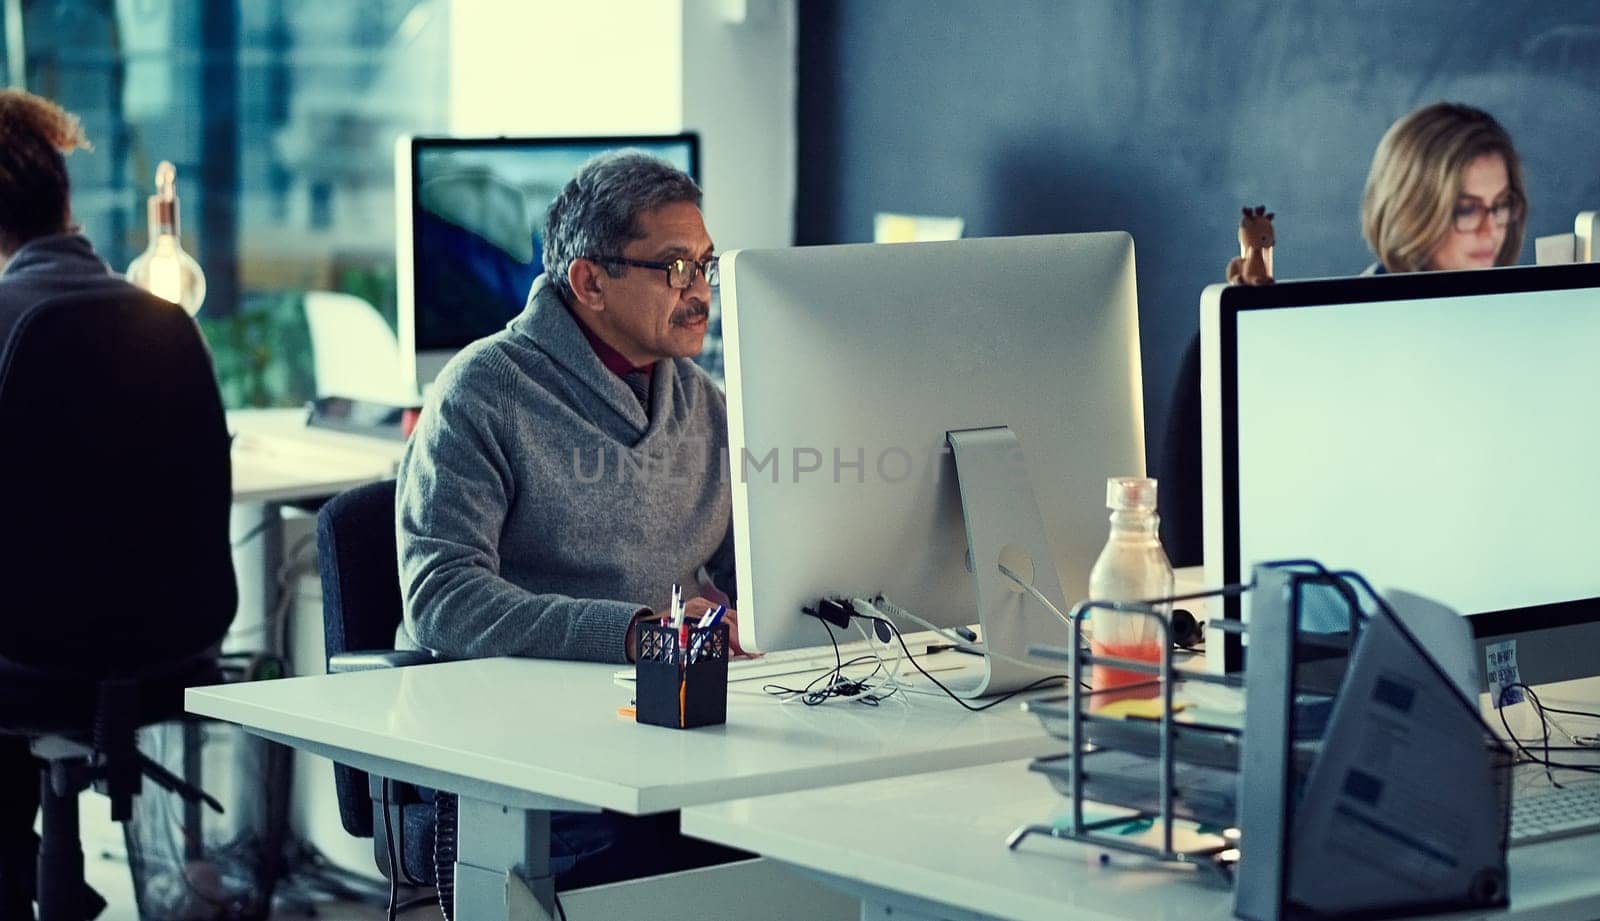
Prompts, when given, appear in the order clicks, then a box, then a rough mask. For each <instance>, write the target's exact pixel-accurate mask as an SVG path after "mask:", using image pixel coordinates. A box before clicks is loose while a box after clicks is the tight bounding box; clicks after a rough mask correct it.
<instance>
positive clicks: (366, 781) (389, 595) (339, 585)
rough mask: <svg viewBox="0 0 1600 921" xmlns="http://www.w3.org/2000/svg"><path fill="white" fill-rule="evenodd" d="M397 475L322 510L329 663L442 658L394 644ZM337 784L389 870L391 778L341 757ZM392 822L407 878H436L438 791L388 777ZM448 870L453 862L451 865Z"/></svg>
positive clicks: (345, 816) (351, 821)
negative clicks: (344, 761)
mask: <svg viewBox="0 0 1600 921" xmlns="http://www.w3.org/2000/svg"><path fill="white" fill-rule="evenodd" d="M394 495H395V481H394V480H384V481H382V482H378V483H369V484H367V485H365V486H358V487H356V488H354V489H351V490H347V491H345V492H343V493H340V494H339V495H337V496H335V497H333V498H332V499H330V500H329V501H328V503H327V504H326V505H324V506H323V507H322V510H321V511H320V512H318V514H317V561H318V564H317V565H318V568H319V569H320V571H321V574H322V624H323V627H322V629H323V639H324V642H325V644H326V652H327V656H328V671H329V672H330V673H335V672H349V671H363V670H366V669H373V668H396V667H401V666H406V665H418V664H421V663H425V662H432V661H435V659H434V657H433V656H432V655H431V654H429V653H427V652H421V651H403V650H396V649H395V648H394V636H395V630H396V628H398V627H399V626H400V619H401V616H402V611H403V608H402V607H401V600H400V576H399V567H398V565H397V563H396V559H395V531H394ZM333 771H334V787H335V790H336V792H337V794H338V799H339V818H340V820H341V821H342V822H343V823H344V829H345V831H347V832H349V833H350V834H352V835H355V836H356V837H358V838H371V839H373V847H372V853H373V859H374V860H376V861H377V864H378V866H379V868H380V869H382V870H383V872H384V874H385V875H388V874H389V848H388V844H387V837H388V836H387V835H386V834H378V833H377V832H378V831H379V830H380V829H381V828H382V827H383V826H382V822H383V818H382V817H383V812H382V809H383V801H384V795H383V786H384V783H385V781H384V779H383V778H378V777H370V776H369V775H367V773H366V772H364V771H358V770H356V769H355V768H352V767H349V766H347V765H343V764H335V765H334V766H333ZM388 787H389V790H388V797H387V799H388V803H389V828H390V830H391V831H392V832H393V834H394V837H395V839H396V840H395V854H396V868H397V869H398V870H399V871H400V881H401V882H407V883H411V884H413V885H425V886H432V885H436V884H437V881H438V879H437V875H436V872H435V867H434V829H435V822H434V819H435V803H434V794H433V793H432V792H431V791H429V792H427V793H419V792H418V790H417V788H415V787H413V786H411V785H409V784H401V783H389V784H388ZM446 873H448V870H447V871H446Z"/></svg>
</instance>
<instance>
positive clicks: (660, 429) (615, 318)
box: [396, 151, 738, 888]
mask: <svg viewBox="0 0 1600 921" xmlns="http://www.w3.org/2000/svg"><path fill="white" fill-rule="evenodd" d="M714 253H715V247H714V246H713V245H712V242H711V237H710V236H709V235H708V234H707V232H706V227H705V222H704V221H703V220H702V218H701V215H700V188H699V187H698V186H697V185H695V183H694V180H692V179H690V178H689V177H688V176H686V175H684V174H683V173H682V172H679V171H678V170H677V169H675V168H673V167H672V166H670V165H668V164H667V163H665V162H663V161H661V160H658V159H656V158H654V157H651V156H648V155H646V154H644V153H641V152H639V151H619V152H615V153H610V154H601V155H599V156H597V157H595V158H593V159H591V160H590V161H589V162H588V163H586V164H584V166H583V167H582V168H581V169H579V170H578V173H577V175H576V176H574V177H573V178H572V180H571V181H570V182H568V183H567V185H566V187H565V188H564V189H563V190H562V191H561V194H560V195H559V196H557V197H556V200H555V201H554V202H553V203H552V204H551V205H550V211H549V214H548V215H547V217H546V221H545V234H544V274H542V275H540V276H539V278H538V279H536V280H535V281H534V284H533V290H532V292H531V293H529V295H528V303H527V307H526V308H525V309H524V310H523V311H522V313H521V314H519V315H518V316H517V317H515V318H514V319H513V320H512V321H511V322H510V323H509V324H507V326H506V328H505V329H504V330H502V331H500V332H498V333H496V334H494V335H492V336H488V337H486V338H484V339H480V340H479V341H477V342H475V343H473V344H472V345H470V346H468V347H467V348H465V349H463V350H462V351H461V352H460V353H459V354H458V355H456V356H455V358H453V359H452V360H451V361H450V363H449V364H448V365H446V366H445V368H444V370H443V371H442V372H441V373H440V375H439V377H438V380H437V382H436V383H435V385H434V390H433V392H432V393H431V394H430V395H429V399H428V403H427V406H426V407H425V408H424V410H423V413H422V417H421V419H420V420H419V421H418V424H417V428H416V431H415V432H414V433H413V434H412V436H411V440H410V443H409V444H408V445H407V448H406V453H405V458H404V460H403V461H402V462H401V466H400V474H399V484H398V496H397V500H396V506H397V508H396V515H397V535H398V541H399V562H400V582H401V586H400V587H401V594H402V596H403V598H404V599H405V619H404V622H403V623H402V624H401V627H400V630H399V634H398V636H397V638H396V640H397V645H398V646H399V647H401V648H422V649H428V650H432V651H434V652H436V653H440V654H442V655H444V656H448V657H451V658H467V657H477V656H502V655H511V656H532V657H540V658H559V659H587V660H595V661H601V662H619V663H620V662H624V661H628V660H631V659H632V658H633V654H634V648H635V640H634V628H635V625H636V624H638V623H639V622H640V621H641V620H643V619H646V618H649V617H652V616H656V612H665V611H666V609H667V608H668V607H669V597H670V593H671V588H672V586H673V585H674V584H680V585H682V586H683V587H684V597H686V598H690V599H691V600H690V602H689V604H688V612H687V616H689V617H698V616H699V615H700V614H701V613H703V612H704V611H705V610H707V609H708V608H709V607H710V606H711V601H710V600H708V598H706V597H704V595H718V594H719V592H718V591H717V589H721V590H722V591H725V592H727V593H728V594H729V595H731V594H732V589H733V585H732V573H733V552H732V546H733V544H732V539H731V538H732V531H731V524H732V506H731V500H730V491H729V483H728V478H727V475H726V470H727V461H726V456H725V455H726V448H725V446H726V444H727V407H726V404H725V402H724V399H723V396H722V393H721V392H720V391H719V390H718V389H717V387H716V386H715V385H714V384H713V383H712V382H711V379H710V378H709V377H707V376H706V374H705V372H704V371H702V370H700V368H698V367H697V366H696V365H695V364H694V362H692V361H691V360H690V359H691V358H692V357H693V356H694V355H696V354H698V353H699V351H700V348H701V345H702V343H703V342H704V339H705V333H706V320H707V315H708V313H709V310H710V303H711V286H712V285H714V284H716V283H717V258H716V256H715V255H714ZM702 577H703V578H704V582H706V583H711V584H708V585H703V590H704V595H702V593H701V592H700V591H696V586H697V585H702ZM726 620H727V621H729V622H730V623H731V624H733V626H732V627H731V628H730V629H731V630H734V631H736V630H737V618H736V615H734V614H733V612H731V611H730V612H729V614H728V616H727V618H726ZM730 636H731V637H732V638H733V640H734V648H735V650H737V648H738V645H737V633H736V632H734V633H731V634H730ZM674 826H675V822H673V821H671V820H670V817H669V820H668V821H666V822H665V823H663V822H662V820H659V819H638V820H629V819H626V818H624V817H620V816H615V815H611V814H605V813H602V814H600V815H567V814H560V813H558V814H556V815H555V817H554V818H553V820H552V832H553V835H552V841H551V858H552V864H553V869H554V870H555V872H556V874H557V877H558V880H557V881H558V884H559V885H561V886H562V888H570V887H573V886H578V885H590V884H594V883H599V882H604V881H607V880H610V879H617V878H624V877H627V876H633V875H639V874H642V873H647V872H651V871H660V870H665V869H673V868H674V866H672V865H668V866H663V865H662V862H663V861H670V862H675V863H676V865H682V862H683V861H689V862H690V863H700V862H705V858H704V856H701V857H699V858H697V857H696V856H695V854H696V853H699V854H701V855H704V853H705V849H704V848H703V847H699V846H697V845H694V844H692V843H686V842H684V841H683V840H682V839H680V838H678V837H677V836H676V830H675V827H674ZM602 854H603V855H604V856H601V855H602Z"/></svg>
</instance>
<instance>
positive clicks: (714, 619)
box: [689, 604, 728, 656]
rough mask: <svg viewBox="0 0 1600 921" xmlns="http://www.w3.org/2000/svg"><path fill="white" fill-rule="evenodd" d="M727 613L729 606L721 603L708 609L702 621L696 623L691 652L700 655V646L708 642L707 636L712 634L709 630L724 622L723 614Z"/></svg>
mask: <svg viewBox="0 0 1600 921" xmlns="http://www.w3.org/2000/svg"><path fill="white" fill-rule="evenodd" d="M726 613H728V606H727V605H725V604H719V605H717V606H716V607H714V608H712V609H711V610H709V611H707V612H706V613H705V616H704V617H702V618H700V623H698V624H696V625H695V631H696V632H695V637H694V645H693V646H692V647H690V649H689V651H690V652H691V653H693V654H694V655H695V656H699V655H700V647H702V646H704V645H705V644H706V637H708V636H710V635H711V634H710V633H709V632H708V631H710V629H711V628H712V627H715V626H716V625H717V624H720V623H722V615H724V614H726Z"/></svg>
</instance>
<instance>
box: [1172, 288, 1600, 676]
mask: <svg viewBox="0 0 1600 921" xmlns="http://www.w3.org/2000/svg"><path fill="white" fill-rule="evenodd" d="M1202 322H1203V324H1204V325H1205V326H1206V327H1207V331H1206V338H1207V339H1208V340H1209V341H1210V344H1211V347H1209V348H1208V349H1207V353H1206V359H1207V365H1208V367H1207V370H1208V372H1215V373H1214V374H1211V373H1208V375H1207V377H1208V378H1209V386H1208V390H1209V393H1208V397H1209V398H1208V400H1207V402H1206V406H1207V416H1208V418H1207V423H1208V436H1209V435H1215V436H1216V442H1215V444H1214V445H1211V446H1209V447H1211V448H1213V450H1210V451H1208V452H1207V477H1208V483H1207V486H1208V489H1207V516H1206V529H1207V564H1208V569H1210V570H1212V572H1213V577H1214V578H1221V579H1223V580H1226V581H1230V582H1233V581H1240V580H1241V578H1246V579H1247V578H1249V574H1250V572H1251V570H1252V568H1253V566H1254V565H1255V564H1256V563H1258V562H1264V561H1268V560H1276V559H1290V558H1305V557H1309V558H1314V559H1317V560H1320V561H1322V562H1324V563H1325V564H1327V565H1330V566H1334V567H1337V568H1341V569H1354V570H1357V571H1359V572H1361V573H1362V574H1363V575H1365V576H1366V577H1367V578H1368V579H1369V580H1370V581H1371V582H1372V583H1373V584H1374V585H1375V586H1377V587H1379V588H1380V590H1381V589H1384V588H1388V587H1393V588H1403V589H1406V590H1408V591H1411V592H1415V593H1418V594H1422V595H1427V596H1430V597H1432V598H1435V599H1437V600H1439V601H1441V602H1443V603H1445V604H1447V605H1449V606H1451V607H1453V608H1455V609H1457V610H1458V611H1460V612H1461V613H1463V614H1467V615H1472V616H1473V618H1474V629H1475V632H1476V633H1477V634H1478V635H1479V637H1480V638H1483V637H1493V636H1501V635H1508V634H1513V633H1521V632H1524V631H1529V630H1536V629H1542V628H1547V627H1561V626H1568V625H1575V624H1582V623H1587V622H1590V621H1595V620H1600V540H1597V539H1596V538H1595V536H1594V527H1595V520H1596V517H1597V515H1600V476H1597V475H1596V474H1595V472H1594V464H1595V459H1596V458H1597V457H1600V425H1597V424H1596V423H1595V421H1594V420H1595V418H1596V411H1595V399H1596V396H1597V395H1600V359H1597V356H1600V266H1554V267H1549V268H1537V269H1534V268H1529V269H1502V270H1491V271H1479V272H1459V273H1425V274H1419V275H1409V276H1389V277H1384V278H1362V279H1345V280H1337V281H1317V282H1304V283H1291V284H1280V285H1277V286H1276V287H1275V288H1261V289H1246V288H1224V287H1220V286H1218V287H1215V288H1212V289H1208V291H1207V293H1206V301H1205V305H1204V308H1203V320H1202ZM1212 423H1215V424H1216V426H1215V427H1213V426H1212ZM1218 564H1220V571H1218ZM1590 655H1592V653H1590ZM1552 664H1553V663H1552ZM1555 671H1564V670H1563V669H1555ZM1565 671H1570V669H1566V670H1565ZM1597 672H1600V663H1595V664H1594V665H1593V666H1592V667H1591V669H1590V673H1597ZM1556 677H1564V676H1558V675H1555V674H1553V673H1552V674H1551V675H1550V676H1548V677H1546V678H1545V680H1554V679H1555V678H1556ZM1530 680H1532V679H1530Z"/></svg>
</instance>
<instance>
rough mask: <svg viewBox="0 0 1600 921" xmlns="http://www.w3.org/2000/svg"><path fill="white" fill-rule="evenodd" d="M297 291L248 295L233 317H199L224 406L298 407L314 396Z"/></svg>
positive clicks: (308, 346)
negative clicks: (208, 344) (208, 345)
mask: <svg viewBox="0 0 1600 921" xmlns="http://www.w3.org/2000/svg"><path fill="white" fill-rule="evenodd" d="M303 302H304V294H303V292H300V291H266V292H251V293H247V294H245V295H244V298H243V300H242V303H241V304H240V306H239V309H238V311H237V312H235V313H231V314H226V315H221V316H206V315H205V314H203V313H202V314H201V316H200V330H201V332H203V333H204V334H205V337H206V341H207V342H208V343H210V345H211V354H212V358H213V360H214V362H215V364H216V370H217V384H218V386H219V387H220V388H221V390H222V401H223V405H225V406H227V407H228V408H229V409H242V408H245V407H272V406H297V405H300V404H302V403H305V402H306V401H308V400H310V399H311V397H312V395H313V394H314V392H315V390H314V384H315V382H314V374H313V370H312V362H311V336H310V332H309V331H308V330H307V329H306V320H305V310H304V307H303Z"/></svg>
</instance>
